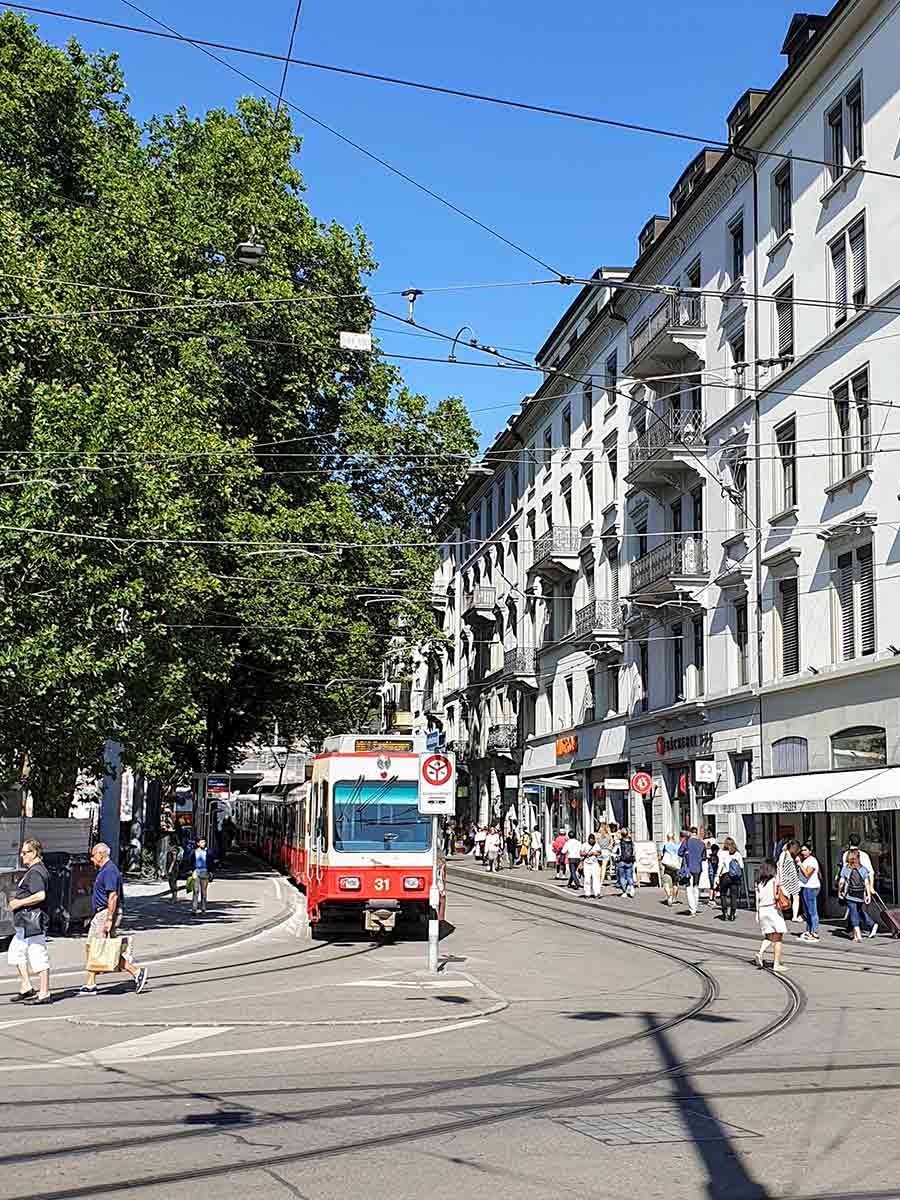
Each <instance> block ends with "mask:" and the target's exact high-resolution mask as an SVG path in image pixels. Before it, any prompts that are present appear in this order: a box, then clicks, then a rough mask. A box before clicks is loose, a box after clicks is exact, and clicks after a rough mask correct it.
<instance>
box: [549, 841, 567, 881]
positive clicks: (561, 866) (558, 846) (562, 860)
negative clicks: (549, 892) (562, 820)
mask: <svg viewBox="0 0 900 1200" xmlns="http://www.w3.org/2000/svg"><path fill="white" fill-rule="evenodd" d="M568 837H569V835H568V834H567V833H566V832H565V830H563V829H560V830H559V832H558V833H557V835H556V837H555V838H554V839H553V845H552V847H551V849H552V850H553V857H554V858H555V859H556V875H555V877H554V878H556V879H565V877H566V856H565V854H564V853H563V847H564V846H565V844H566V841H567V840H568Z"/></svg>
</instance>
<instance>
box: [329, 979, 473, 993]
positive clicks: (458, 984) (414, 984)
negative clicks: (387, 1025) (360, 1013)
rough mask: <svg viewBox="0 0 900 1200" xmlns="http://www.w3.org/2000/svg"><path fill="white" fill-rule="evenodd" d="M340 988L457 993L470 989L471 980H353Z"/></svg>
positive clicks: (340, 985) (342, 984)
mask: <svg viewBox="0 0 900 1200" xmlns="http://www.w3.org/2000/svg"><path fill="white" fill-rule="evenodd" d="M338 986H339V987H372V988H405V989H406V990H407V991H408V990H409V989H410V988H441V989H442V991H447V990H448V989H449V990H451V991H455V989H456V988H470V987H472V986H473V984H472V981H471V980H470V979H410V980H408V981H407V980H403V979H400V980H395V979H352V980H350V982H349V983H341V984H338Z"/></svg>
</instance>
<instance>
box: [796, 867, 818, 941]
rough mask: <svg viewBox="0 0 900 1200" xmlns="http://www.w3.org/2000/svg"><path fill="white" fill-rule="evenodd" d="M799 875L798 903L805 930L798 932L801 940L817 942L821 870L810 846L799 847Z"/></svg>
mask: <svg viewBox="0 0 900 1200" xmlns="http://www.w3.org/2000/svg"><path fill="white" fill-rule="evenodd" d="M797 873H798V875H799V876H800V905H801V907H802V909H803V917H804V920H805V921H806V932H805V933H801V934H800V941H801V942H817V941H818V940H819V891H820V889H821V887H822V872H821V869H820V867H819V860H818V859H817V858H816V856H815V855H814V854H813V852H812V848H811V847H810V846H806V845H804V846H801V847H800V863H799V866H798V868H797Z"/></svg>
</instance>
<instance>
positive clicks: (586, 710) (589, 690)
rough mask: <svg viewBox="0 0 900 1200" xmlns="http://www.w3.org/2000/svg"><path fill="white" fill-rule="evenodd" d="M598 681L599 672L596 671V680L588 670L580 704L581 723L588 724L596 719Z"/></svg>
mask: <svg viewBox="0 0 900 1200" xmlns="http://www.w3.org/2000/svg"><path fill="white" fill-rule="evenodd" d="M599 681H600V675H599V672H597V679H596V681H595V680H594V679H593V678H592V672H590V671H588V675H587V680H586V681H585V685H584V700H583V701H582V704H581V723H582V724H585V725H590V723H591V722H592V721H596V719H597V686H596V684H597V683H599Z"/></svg>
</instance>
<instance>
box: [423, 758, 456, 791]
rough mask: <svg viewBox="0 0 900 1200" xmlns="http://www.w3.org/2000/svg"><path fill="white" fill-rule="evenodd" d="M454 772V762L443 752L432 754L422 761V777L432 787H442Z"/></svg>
mask: <svg viewBox="0 0 900 1200" xmlns="http://www.w3.org/2000/svg"><path fill="white" fill-rule="evenodd" d="M452 774H453V763H452V762H451V761H450V759H449V758H444V756H443V754H432V755H431V756H430V757H429V758H426V759H425V761H424V762H423V763H422V777H423V778H424V780H425V782H426V783H430V784H431V786H432V787H441V786H442V785H443V784H445V783H447V782H448V781H449V779H450V776H451V775H452Z"/></svg>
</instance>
